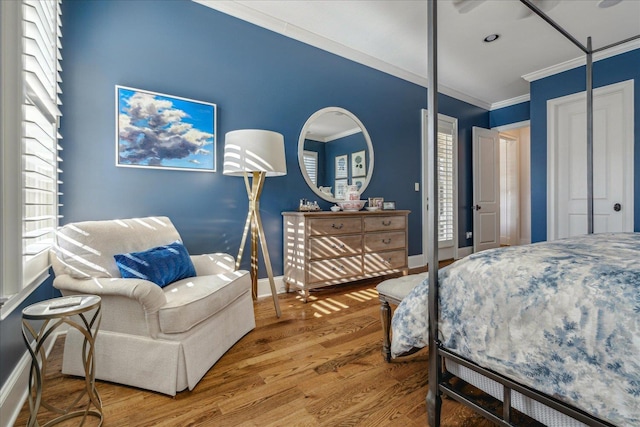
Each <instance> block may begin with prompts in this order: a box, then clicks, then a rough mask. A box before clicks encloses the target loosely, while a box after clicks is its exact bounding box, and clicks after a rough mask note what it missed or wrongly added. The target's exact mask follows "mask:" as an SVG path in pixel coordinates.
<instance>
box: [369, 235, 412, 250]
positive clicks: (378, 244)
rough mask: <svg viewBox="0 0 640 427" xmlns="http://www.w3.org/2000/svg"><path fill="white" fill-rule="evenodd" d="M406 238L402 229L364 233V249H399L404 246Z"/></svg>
mask: <svg viewBox="0 0 640 427" xmlns="http://www.w3.org/2000/svg"><path fill="white" fill-rule="evenodd" d="M406 240H407V238H406V234H405V232H404V231H393V232H390V233H370V234H365V235H364V251H365V252H379V251H386V250H389V249H401V248H404V247H405V246H406Z"/></svg>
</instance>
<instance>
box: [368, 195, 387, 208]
mask: <svg viewBox="0 0 640 427" xmlns="http://www.w3.org/2000/svg"><path fill="white" fill-rule="evenodd" d="M383 202H384V198H383V197H369V207H370V208H378V209H382V203H383Z"/></svg>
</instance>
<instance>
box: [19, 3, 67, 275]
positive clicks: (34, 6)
mask: <svg viewBox="0 0 640 427" xmlns="http://www.w3.org/2000/svg"><path fill="white" fill-rule="evenodd" d="M60 3H61V1H60V0H24V1H23V3H22V13H23V31H24V32H23V36H22V43H23V78H24V85H25V91H24V93H25V96H24V99H23V105H22V117H23V119H22V129H23V138H22V172H23V173H22V176H23V182H22V186H23V187H22V188H23V219H22V249H23V252H22V254H23V286H26V285H28V284H29V283H31V282H32V281H34V280H35V279H36V278H37V277H38V276H40V275H41V274H42V273H43V272H44V271H46V270H47V269H48V267H49V261H48V249H49V248H50V247H51V246H52V245H53V241H54V240H53V239H54V233H55V229H56V227H57V224H58V184H59V181H58V175H59V174H60V173H61V172H62V171H61V170H60V169H59V163H60V162H61V161H62V159H60V157H59V156H58V151H59V150H61V147H60V146H59V144H58V140H59V139H60V138H61V136H60V135H59V134H58V122H59V118H60V116H61V113H60V110H59V109H58V106H59V105H60V98H59V95H60V93H61V89H60V82H61V81H62V79H61V77H60V72H61V71H62V68H61V67H60V61H61V59H62V57H61V53H60V50H61V47H62V46H61V43H60V38H61V36H62V34H61V20H60V17H61V9H60Z"/></svg>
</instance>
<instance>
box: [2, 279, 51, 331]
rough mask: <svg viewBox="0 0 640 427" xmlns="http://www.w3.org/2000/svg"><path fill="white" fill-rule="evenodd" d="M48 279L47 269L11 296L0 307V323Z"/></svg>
mask: <svg viewBox="0 0 640 427" xmlns="http://www.w3.org/2000/svg"><path fill="white" fill-rule="evenodd" d="M48 278H49V269H47V270H45V271H43V272H42V273H41V274H40V275H39V276H38V277H36V279H35V280H34V281H32V282H31V283H30V284H29V285H28V286H26V287H25V288H23V289H22V290H21V291H20V292H18V293H17V294H14V295H11V296H10V297H9V298H8V299H7V300H6V301H5V302H4V303H3V304H2V307H0V321H2V320H4V319H5V318H6V317H7V316H9V314H10V313H11V312H12V311H13V310H15V309H16V308H18V307H19V306H20V304H22V302H23V301H24V300H26V299H27V298H28V297H29V295H31V294H32V293H33V291H35V290H36V289H37V288H38V287H39V286H40V285H42V284H43V283H44V281H45V280H47V279H48Z"/></svg>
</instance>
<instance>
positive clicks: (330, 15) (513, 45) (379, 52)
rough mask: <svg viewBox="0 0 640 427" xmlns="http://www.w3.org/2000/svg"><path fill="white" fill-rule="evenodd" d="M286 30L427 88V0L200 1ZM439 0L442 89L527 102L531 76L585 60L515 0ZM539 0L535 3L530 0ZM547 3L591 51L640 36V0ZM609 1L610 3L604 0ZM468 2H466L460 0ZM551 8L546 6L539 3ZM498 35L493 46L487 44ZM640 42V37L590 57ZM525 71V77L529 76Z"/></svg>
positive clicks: (499, 101)
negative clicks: (464, 5)
mask: <svg viewBox="0 0 640 427" xmlns="http://www.w3.org/2000/svg"><path fill="white" fill-rule="evenodd" d="M194 1H196V2H198V3H202V4H205V5H206V6H209V7H211V8H214V9H217V10H220V11H221V12H225V13H228V14H230V15H233V16H236V17H238V18H240V19H243V20H246V21H249V22H252V23H254V24H257V25H260V26H262V27H265V28H268V29H270V30H273V31H276V32H279V33H281V34H284V35H286V36H288V37H291V38H294V39H297V40H300V41H303V42H305V43H308V44H311V45H314V46H317V47H320V48H322V49H325V50H328V51H330V52H333V53H336V54H338V55H341V56H344V57H347V58H349V59H352V60H355V61H358V62H360V63H363V64H366V65H369V66H371V67H374V68H377V69H380V70H382V71H385V72H387V73H389V74H392V75H395V76H398V77H400V78H403V79H406V80H409V81H412V82H414V83H417V84H421V85H424V86H428V83H427V31H426V27H427V25H426V23H427V7H426V4H427V2H426V1H425V0H342V1H337V0H296V1H291V0H279V1H276V0H274V1H271V0H260V1H258V0H236V1H221V0H194ZM459 1H460V0H439V1H438V79H439V84H440V86H439V90H440V91H441V92H443V93H446V94H449V95H451V96H455V97H457V98H459V99H463V100H465V101H468V102H471V103H472V104H475V105H478V106H481V107H484V108H497V107H500V106H503V105H508V104H511V103H515V102H519V101H522V100H526V99H528V98H527V97H528V93H529V82H528V81H527V80H529V81H530V80H531V79H534V80H535V79H536V78H538V77H542V76H544V75H548V74H551V73H553V72H557V71H562V70H564V69H569V68H573V67H575V66H578V65H581V64H584V63H585V59H584V58H585V55H584V54H583V53H582V51H581V50H580V49H579V48H578V47H576V46H575V45H574V44H572V43H571V42H570V41H568V40H567V39H566V38H565V37H564V36H562V35H561V34H560V33H558V32H557V31H556V30H554V29H553V28H552V27H551V26H550V25H549V24H548V23H546V22H544V21H543V20H542V19H541V18H539V17H538V16H535V15H533V14H529V16H526V17H523V16H524V15H526V14H527V12H528V9H527V8H526V7H525V6H524V5H522V4H521V3H520V2H519V1H518V0H469V1H470V2H473V3H467V6H468V5H470V4H473V7H472V8H471V10H469V11H468V12H466V13H460V11H459V7H458V8H457V7H456V4H455V3H456V2H459ZM534 1H539V0H534ZM601 1H603V0H560V1H557V0H543V3H544V2H548V3H547V4H549V5H553V4H555V6H554V7H552V8H551V9H550V10H548V12H547V13H548V15H549V16H550V17H551V18H552V19H553V20H554V21H555V22H557V23H558V24H560V25H561V26H562V27H563V28H564V29H565V30H567V31H568V32H569V33H570V34H571V35H572V36H573V37H574V38H575V39H577V40H578V41H579V42H580V43H582V44H583V45H585V46H586V44H587V37H588V36H591V38H592V44H593V48H594V49H598V48H600V47H603V46H608V45H610V44H612V43H616V42H619V41H621V40H626V39H628V38H630V37H634V36H637V35H639V34H640V0H622V2H620V3H618V4H616V5H615V6H612V7H608V8H602V7H598V5H599V3H600V2H601ZM606 1H611V0H605V2H606ZM463 3H464V2H463ZM542 6H545V4H542ZM493 33H498V34H500V38H499V39H498V40H497V41H495V42H493V43H484V42H483V39H484V37H486V36H487V35H489V34H493ZM639 47H640V40H638V39H636V40H634V41H630V42H628V43H626V44H624V45H621V46H618V47H616V48H613V49H610V50H609V52H607V51H605V52H602V53H599V54H596V55H594V58H595V59H596V60H597V59H598V58H600V57H606V56H610V55H611V54H616V53H620V52H623V51H627V50H631V49H634V48H639ZM523 76H525V77H526V78H527V79H526V80H525V78H523Z"/></svg>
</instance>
